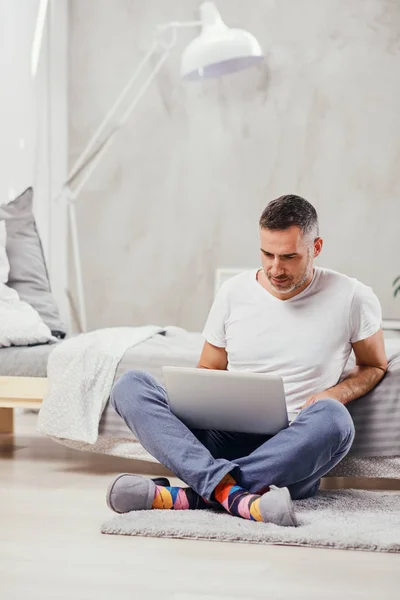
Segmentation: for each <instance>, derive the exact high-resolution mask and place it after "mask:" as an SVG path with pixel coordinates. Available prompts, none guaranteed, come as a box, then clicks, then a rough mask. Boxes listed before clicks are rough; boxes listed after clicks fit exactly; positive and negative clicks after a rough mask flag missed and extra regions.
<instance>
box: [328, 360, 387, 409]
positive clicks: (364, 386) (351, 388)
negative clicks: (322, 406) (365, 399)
mask: <svg viewBox="0 0 400 600" xmlns="http://www.w3.org/2000/svg"><path fill="white" fill-rule="evenodd" d="M385 373H386V371H385V370H384V369H380V368H378V367H364V366H359V367H355V368H354V369H353V370H352V371H351V373H349V375H348V376H347V377H346V378H345V379H343V381H341V382H340V383H338V384H337V385H335V386H334V387H332V388H330V389H329V390H326V391H325V392H324V393H325V394H326V397H329V398H333V399H335V400H339V402H341V403H342V404H347V403H348V402H351V401H352V400H356V399H357V398H360V397H361V396H364V395H365V394H368V392H370V391H371V390H372V389H373V388H374V387H375V386H376V385H377V384H378V383H379V382H380V380H381V379H382V378H383V376H384V375H385ZM319 395H320V394H318V396H319Z"/></svg>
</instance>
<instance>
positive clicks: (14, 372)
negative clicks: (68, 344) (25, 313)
mask: <svg viewBox="0 0 400 600" xmlns="http://www.w3.org/2000/svg"><path fill="white" fill-rule="evenodd" d="M58 343H59V342H56V343H54V344H38V345H37V346H10V347H9V348H0V376H2V377H3V376H6V377H46V376H47V360H48V358H49V355H50V352H51V351H52V350H54V348H55V346H56V345H57V344H58Z"/></svg>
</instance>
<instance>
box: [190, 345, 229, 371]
mask: <svg viewBox="0 0 400 600" xmlns="http://www.w3.org/2000/svg"><path fill="white" fill-rule="evenodd" d="M227 366H228V355H227V353H226V350H225V348H219V347H218V346H213V345H212V344H210V343H209V342H205V344H204V346H203V351H202V353H201V356H200V362H199V364H198V365H197V368H198V369H216V370H220V371H226V368H227Z"/></svg>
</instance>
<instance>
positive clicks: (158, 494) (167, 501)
mask: <svg viewBox="0 0 400 600" xmlns="http://www.w3.org/2000/svg"><path fill="white" fill-rule="evenodd" d="M152 508H156V509H173V510H198V509H203V508H211V503H210V502H208V501H207V500H205V499H204V498H202V497H201V496H199V495H198V494H197V493H196V492H195V491H194V490H192V489H191V488H181V487H164V486H162V485H156V491H155V494H154V500H153V506H152Z"/></svg>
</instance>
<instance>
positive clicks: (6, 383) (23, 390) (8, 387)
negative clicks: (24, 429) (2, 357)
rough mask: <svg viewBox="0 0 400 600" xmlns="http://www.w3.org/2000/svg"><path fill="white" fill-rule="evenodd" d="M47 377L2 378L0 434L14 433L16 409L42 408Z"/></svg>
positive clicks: (0, 381)
mask: <svg viewBox="0 0 400 600" xmlns="http://www.w3.org/2000/svg"><path fill="white" fill-rule="evenodd" d="M47 385H48V384H47V378H46V377H0V434H1V433H8V434H12V433H14V408H40V406H41V404H42V400H43V397H44V396H45V394H46V392H47Z"/></svg>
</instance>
